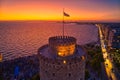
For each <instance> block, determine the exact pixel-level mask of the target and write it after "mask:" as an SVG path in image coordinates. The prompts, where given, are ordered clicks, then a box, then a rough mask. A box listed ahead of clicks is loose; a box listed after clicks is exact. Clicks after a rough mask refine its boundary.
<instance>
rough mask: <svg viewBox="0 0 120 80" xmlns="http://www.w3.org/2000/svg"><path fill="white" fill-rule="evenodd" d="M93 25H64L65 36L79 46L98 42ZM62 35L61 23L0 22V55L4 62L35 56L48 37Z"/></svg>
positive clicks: (95, 28)
mask: <svg viewBox="0 0 120 80" xmlns="http://www.w3.org/2000/svg"><path fill="white" fill-rule="evenodd" d="M97 31H98V29H97V27H96V26H94V25H88V24H84V25H77V24H65V35H68V36H73V37H76V38H77V43H78V44H80V45H83V44H86V43H90V42H95V41H97V40H98V33H97ZM57 35H62V23H56V22H38V21H37V22H35V21H30V22H29V21H25V22H0V53H2V54H3V59H4V60H10V59H14V58H18V57H22V56H29V55H32V54H37V50H38V48H39V47H40V46H42V45H44V44H47V43H48V38H49V37H50V36H57Z"/></svg>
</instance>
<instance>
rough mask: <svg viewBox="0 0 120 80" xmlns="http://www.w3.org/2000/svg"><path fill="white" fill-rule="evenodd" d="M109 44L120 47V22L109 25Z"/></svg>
mask: <svg viewBox="0 0 120 80" xmlns="http://www.w3.org/2000/svg"><path fill="white" fill-rule="evenodd" d="M109 26H110V29H109V39H108V40H109V42H108V43H109V44H110V47H111V48H115V49H120V24H111V25H109Z"/></svg>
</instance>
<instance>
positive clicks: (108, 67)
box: [96, 24, 117, 80]
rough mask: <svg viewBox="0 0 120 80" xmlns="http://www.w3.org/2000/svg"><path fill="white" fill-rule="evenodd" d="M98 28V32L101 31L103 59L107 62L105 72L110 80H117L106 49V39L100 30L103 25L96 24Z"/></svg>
mask: <svg viewBox="0 0 120 80" xmlns="http://www.w3.org/2000/svg"><path fill="white" fill-rule="evenodd" d="M96 26H97V27H98V30H99V37H100V43H101V49H102V54H103V58H104V60H105V62H104V66H105V70H106V73H107V76H108V79H109V80H117V78H116V76H115V72H114V67H113V64H112V62H111V60H110V58H109V54H108V52H107V49H106V47H105V41H104V37H103V34H102V30H101V28H100V26H101V25H99V24H96Z"/></svg>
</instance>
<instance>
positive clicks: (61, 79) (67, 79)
mask: <svg viewBox="0 0 120 80" xmlns="http://www.w3.org/2000/svg"><path fill="white" fill-rule="evenodd" d="M83 57H84V56H82V57H76V58H73V59H68V60H65V61H66V63H63V60H62V59H50V58H46V57H44V56H42V55H41V54H39V60H40V80H84V76H85V73H84V72H85V71H84V70H85V58H83Z"/></svg>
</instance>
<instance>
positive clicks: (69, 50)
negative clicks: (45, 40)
mask: <svg viewBox="0 0 120 80" xmlns="http://www.w3.org/2000/svg"><path fill="white" fill-rule="evenodd" d="M38 54H40V55H42V56H44V57H46V58H52V59H56V58H58V57H60V58H67V59H70V58H74V57H80V56H82V55H85V52H84V51H83V49H82V48H81V47H80V46H79V45H77V44H76V39H75V38H74V37H70V36H55V37H50V38H49V44H46V45H44V46H42V47H40V48H39V50H38Z"/></svg>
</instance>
